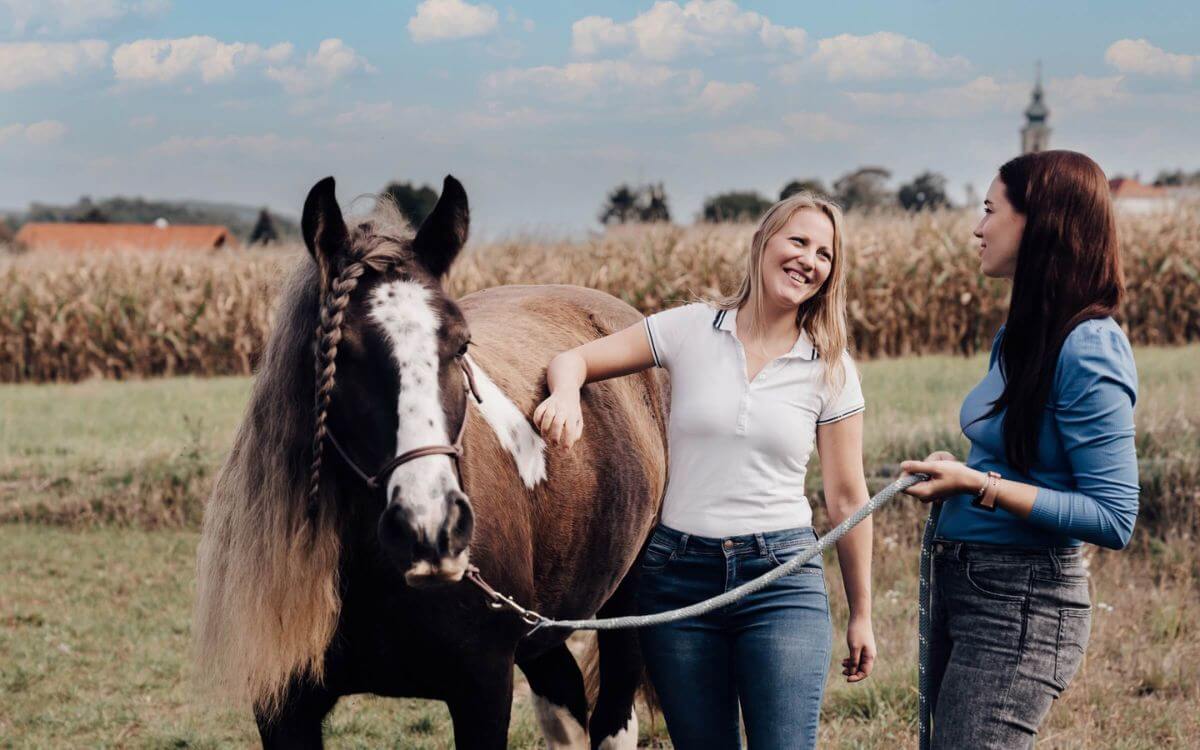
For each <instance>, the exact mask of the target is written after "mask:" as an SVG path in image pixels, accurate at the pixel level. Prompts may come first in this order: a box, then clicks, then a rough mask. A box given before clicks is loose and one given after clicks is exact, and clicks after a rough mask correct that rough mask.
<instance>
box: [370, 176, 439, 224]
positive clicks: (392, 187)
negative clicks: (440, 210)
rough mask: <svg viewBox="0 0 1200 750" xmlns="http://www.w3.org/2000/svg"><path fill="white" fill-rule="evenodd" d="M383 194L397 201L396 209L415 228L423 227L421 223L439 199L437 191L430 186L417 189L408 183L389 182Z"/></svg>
mask: <svg viewBox="0 0 1200 750" xmlns="http://www.w3.org/2000/svg"><path fill="white" fill-rule="evenodd" d="M383 194H384V195H386V196H390V197H391V199H392V200H393V201H395V203H396V208H398V209H400V213H401V214H403V216H404V218H405V219H408V223H409V224H412V225H413V226H414V227H419V226H421V222H423V221H425V217H426V216H428V215H429V213H430V212H431V211H433V207H434V206H435V205H437V199H438V194H437V191H436V190H434V189H433V188H431V187H430V186H428V185H422V186H421V187H417V186H416V185H413V184H412V183H408V182H389V183H388V186H387V187H385V188H384V189H383Z"/></svg>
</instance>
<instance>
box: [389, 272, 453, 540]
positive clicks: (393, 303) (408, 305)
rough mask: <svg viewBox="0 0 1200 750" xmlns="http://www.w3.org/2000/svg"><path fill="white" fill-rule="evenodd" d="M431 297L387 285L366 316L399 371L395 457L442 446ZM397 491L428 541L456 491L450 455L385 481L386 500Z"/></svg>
mask: <svg viewBox="0 0 1200 750" xmlns="http://www.w3.org/2000/svg"><path fill="white" fill-rule="evenodd" d="M431 297H432V293H431V292H430V291H429V289H427V288H426V287H425V286H424V285H423V284H421V283H419V282H416V281H390V282H388V283H386V284H380V285H379V286H378V287H376V288H375V290H374V291H373V292H372V293H371V304H370V309H371V318H372V319H373V320H374V321H375V322H376V323H377V324H378V325H379V327H380V328H382V329H383V331H384V332H385V333H386V334H387V337H388V340H389V341H390V342H391V344H392V357H393V358H394V359H395V361H396V367H397V368H399V371H400V393H399V394H397V396H396V408H397V411H398V413H399V414H398V416H399V418H400V420H399V429H398V430H397V433H396V455H397V456H398V455H400V454H401V453H404V452H405V451H409V450H412V449H413V448H420V447H422V446H426V445H447V444H449V442H450V439H449V438H448V437H447V432H446V416H445V413H444V412H443V411H442V398H441V388H440V387H439V384H438V339H437V331H438V325H439V323H440V320H439V318H438V314H437V313H436V312H435V311H434V310H433V307H432V306H431V305H430V304H429V302H430V299H431ZM397 487H398V488H400V492H399V497H400V501H401V502H403V503H404V505H405V507H407V508H408V509H409V510H410V511H411V512H412V514H413V519H414V522H415V524H416V525H417V526H418V527H419V529H420V530H421V531H423V532H424V533H425V534H426V535H427V538H428V539H430V540H433V539H437V535H438V530H439V529H440V527H441V524H442V522H443V521H444V520H445V516H446V495H447V494H448V493H449V492H450V491H451V490H461V488H460V487H459V486H458V477H457V476H456V475H455V473H454V464H453V463H452V461H451V459H450V457H449V456H442V455H433V456H424V457H422V458H417V459H414V460H412V461H409V462H408V463H405V464H403V465H401V466H400V467H399V468H397V469H396V470H395V471H394V472H392V475H391V477H389V478H388V485H387V497H388V498H389V499H390V498H391V497H392V496H393V495H394V494H395V492H396V488H397Z"/></svg>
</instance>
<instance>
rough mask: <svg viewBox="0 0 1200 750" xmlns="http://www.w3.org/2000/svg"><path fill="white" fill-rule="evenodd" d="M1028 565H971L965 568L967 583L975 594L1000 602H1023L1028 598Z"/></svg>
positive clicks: (1030, 570)
mask: <svg viewBox="0 0 1200 750" xmlns="http://www.w3.org/2000/svg"><path fill="white" fill-rule="evenodd" d="M1031 573H1032V568H1031V567H1030V566H1028V565H1020V564H1008V565H1006V564H1003V563H972V562H968V563H967V566H966V578H967V583H969V584H971V588H972V589H974V590H975V592H976V593H978V594H980V595H982V596H985V597H987V598H989V599H994V600H996V601H1002V602H1023V601H1025V600H1026V599H1028V598H1029V577H1030V575H1031Z"/></svg>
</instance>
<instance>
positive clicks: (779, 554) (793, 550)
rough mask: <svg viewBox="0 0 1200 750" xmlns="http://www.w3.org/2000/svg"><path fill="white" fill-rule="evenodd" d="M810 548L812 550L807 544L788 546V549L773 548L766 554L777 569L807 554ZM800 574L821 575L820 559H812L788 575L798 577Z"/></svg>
mask: <svg viewBox="0 0 1200 750" xmlns="http://www.w3.org/2000/svg"><path fill="white" fill-rule="evenodd" d="M811 548H812V545H808V544H802V545H794V546H788V547H776V548H773V549H772V550H771V551H770V552H768V553H767V555H768V557H769V558H770V560H771V562H772V563H773V564H774V565H775V566H776V567H778V566H780V565H784V564H785V563H789V562H791V561H792V560H795V559H796V558H797V557H799V556H800V555H805V554H807V553H808V551H809V550H810V549H811ZM801 573H803V574H808V575H822V574H823V573H824V571H822V570H821V558H820V557H814V558H813V559H812V560H809V561H808V562H806V563H804V564H803V565H801V566H800V568H799V569H798V570H793V571H792V572H791V573H790V575H799V574H801Z"/></svg>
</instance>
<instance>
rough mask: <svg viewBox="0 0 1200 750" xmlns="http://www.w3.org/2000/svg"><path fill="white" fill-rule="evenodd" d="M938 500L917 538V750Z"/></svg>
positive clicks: (925, 721) (923, 733)
mask: <svg viewBox="0 0 1200 750" xmlns="http://www.w3.org/2000/svg"><path fill="white" fill-rule="evenodd" d="M941 512H942V504H941V503H933V504H932V505H931V507H930V508H929V518H928V520H926V521H925V534H924V535H923V536H922V537H921V583H920V589H919V593H918V604H917V607H918V622H919V624H918V630H917V740H918V743H919V744H920V750H929V743H930V736H931V734H932V733H931V731H930V730H931V724H932V722H931V719H932V718H933V717H932V716H931V712H930V710H929V708H930V706H929V703H930V701H929V697H930V696H929V687H930V686H929V630H930V623H931V619H932V618H931V612H930V610H931V608H932V604H933V601H932V595H931V592H930V584H931V582H932V579H933V564H932V563H933V554H932V550H933V535H934V534H935V533H936V531H937V523H938V516H939V515H940V514H941Z"/></svg>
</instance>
